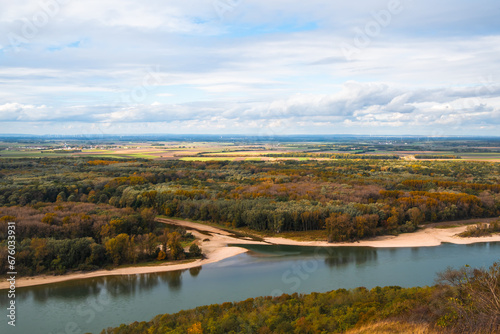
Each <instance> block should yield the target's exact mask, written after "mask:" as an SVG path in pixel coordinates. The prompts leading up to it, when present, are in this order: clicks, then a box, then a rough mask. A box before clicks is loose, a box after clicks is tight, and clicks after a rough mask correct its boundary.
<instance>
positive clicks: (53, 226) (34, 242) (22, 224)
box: [0, 203, 201, 275]
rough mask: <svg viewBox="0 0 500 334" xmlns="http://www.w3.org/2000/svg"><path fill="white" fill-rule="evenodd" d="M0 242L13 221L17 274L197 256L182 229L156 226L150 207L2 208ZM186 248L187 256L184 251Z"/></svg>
mask: <svg viewBox="0 0 500 334" xmlns="http://www.w3.org/2000/svg"><path fill="white" fill-rule="evenodd" d="M1 212H2V217H1V218H0V222H1V223H0V238H2V240H7V237H6V236H7V227H6V225H7V224H6V222H8V221H14V222H16V235H17V240H16V241H17V245H16V253H17V254H16V268H17V272H18V273H19V274H21V275H36V274H41V273H54V274H64V273H66V272H67V271H71V270H84V271H88V270H96V269H100V268H111V267H115V266H118V265H123V264H134V263H139V262H151V261H166V260H182V259H185V258H197V257H200V256H201V249H200V248H199V247H198V245H197V243H196V242H194V241H195V240H194V237H193V236H192V235H191V233H188V232H186V230H185V229H182V228H179V229H176V230H170V229H169V228H167V227H165V226H163V224H159V223H156V222H155V221H154V218H155V216H156V213H155V212H154V210H153V209H148V208H145V209H142V210H140V211H136V210H133V209H131V208H124V209H118V208H115V207H112V206H110V205H106V204H93V203H64V205H61V203H54V204H48V203H37V204H36V205H33V206H23V207H19V206H11V207H4V208H2V209H1ZM187 245H190V247H189V252H185V251H184V247H187ZM3 246H4V245H2V247H1V248H0V274H5V273H6V272H7V267H8V266H7V258H8V257H7V248H6V247H3Z"/></svg>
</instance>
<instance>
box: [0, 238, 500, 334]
mask: <svg viewBox="0 0 500 334" xmlns="http://www.w3.org/2000/svg"><path fill="white" fill-rule="evenodd" d="M243 247H245V248H247V249H249V250H250V252H248V253H245V254H241V255H238V256H235V257H232V258H229V259H226V260H223V261H220V262H217V263H212V264H208V265H205V266H203V267H199V268H194V269H190V270H184V271H176V272H166V273H156V274H142V275H126V276H107V277H98V278H92V279H85V280H74V281H67V282H62V283H55V284H48V285H41V286H34V287H26V288H19V289H18V290H17V295H16V305H17V319H16V327H11V326H9V325H8V324H7V318H6V316H5V315H6V314H7V311H6V308H5V307H4V305H7V304H6V303H7V296H6V294H7V292H6V290H0V302H1V305H2V309H3V310H4V311H3V312H4V314H5V315H3V316H2V318H3V320H2V321H1V323H0V333H23V334H26V333H37V334H42V333H52V334H60V333H72V334H73V333H74V334H77V333H78V334H80V333H89V332H90V333H99V332H100V331H101V330H102V329H104V328H106V327H110V326H112V327H114V326H118V325H120V324H121V323H130V322H134V321H144V320H150V319H151V318H152V317H154V316H155V315H157V314H160V313H173V312H177V311H180V310H184V309H190V308H193V307H196V306H201V305H208V304H214V303H221V302H227V301H240V300H244V299H246V298H249V297H257V296H263V295H279V294H281V293H288V294H290V293H294V292H299V293H309V292H313V291H316V292H325V291H330V290H333V289H338V288H347V289H349V288H355V287H358V286H364V287H367V288H372V287H375V286H387V285H399V286H403V287H411V286H425V285H432V284H434V279H435V277H436V273H437V272H439V271H442V270H444V269H445V268H446V267H447V266H453V267H455V268H459V267H461V266H463V265H466V264H468V265H471V266H474V267H488V266H490V265H491V264H492V263H493V262H495V261H497V260H498V259H499V257H500V243H477V244H471V245H455V244H442V245H441V246H437V247H419V248H370V247H298V246H267V245H244V246H243Z"/></svg>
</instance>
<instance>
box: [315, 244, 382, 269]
mask: <svg viewBox="0 0 500 334" xmlns="http://www.w3.org/2000/svg"><path fill="white" fill-rule="evenodd" d="M328 248H329V249H328V250H325V251H324V252H325V253H327V256H326V257H325V264H326V265H327V266H328V267H330V268H337V267H343V266H347V265H349V264H352V263H354V264H356V265H357V266H359V265H363V264H365V263H368V262H375V261H376V260H377V250H376V249H375V248H369V247H359V248H356V251H353V250H352V249H347V248H346V247H336V248H330V247H328Z"/></svg>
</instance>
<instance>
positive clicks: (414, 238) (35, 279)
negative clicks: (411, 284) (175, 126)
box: [0, 218, 500, 290]
mask: <svg viewBox="0 0 500 334" xmlns="http://www.w3.org/2000/svg"><path fill="white" fill-rule="evenodd" d="M496 219H497V218H489V219H472V220H468V221H462V222H447V223H444V224H442V225H450V224H452V223H456V224H461V226H457V227H451V228H437V227H436V226H427V227H426V226H424V228H422V229H420V230H418V231H416V232H412V233H404V234H400V235H397V236H378V237H375V238H373V239H366V240H360V241H358V242H350V243H328V242H327V241H295V240H292V239H286V238H280V237H266V238H264V241H253V240H247V239H241V238H235V237H233V236H231V233H230V232H227V231H224V230H222V229H219V228H217V227H213V226H209V225H204V224H200V223H194V222H189V221H180V220H171V219H166V218H158V219H157V220H158V221H159V222H163V223H166V224H171V225H178V226H183V227H186V228H189V229H193V230H191V231H190V232H191V233H192V234H193V235H194V236H195V237H196V238H197V239H199V240H200V246H201V248H202V250H203V253H204V254H205V258H204V259H198V260H195V261H192V262H188V263H179V264H171V263H170V264H165V265H156V266H136V267H126V268H118V269H111V270H105V269H100V270H96V271H92V272H84V273H70V274H66V275H60V276H55V275H39V276H32V277H20V278H19V276H18V277H17V279H16V288H22V287H29V286H36V285H44V284H52V283H60V282H64V281H70V280H77V279H87V278H95V277H104V276H116V275H137V274H150V273H160V272H168V271H175V270H186V269H191V268H196V267H199V266H203V265H206V264H209V263H215V262H219V261H221V260H224V259H227V258H230V257H233V256H236V255H238V254H242V253H246V252H248V250H247V249H246V248H242V247H235V246H228V245H229V244H239V245H242V244H258V245H290V246H310V247H311V246H312V247H374V248H404V247H436V246H439V245H441V244H442V243H452V244H474V243H484V242H500V234H497V235H493V236H489V237H479V238H461V237H458V236H456V235H457V234H459V233H461V232H463V231H465V230H466V229H467V225H465V224H467V223H468V222H490V221H493V220H496ZM433 225H435V224H433ZM197 230H199V231H203V232H205V233H206V232H208V233H210V236H207V235H206V234H202V233H200V232H198V231H197ZM206 239H208V241H203V242H201V240H206ZM8 288H9V283H8V282H7V281H6V280H4V281H3V282H0V290H3V289H8Z"/></svg>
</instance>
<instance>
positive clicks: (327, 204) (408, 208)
mask: <svg viewBox="0 0 500 334" xmlns="http://www.w3.org/2000/svg"><path fill="white" fill-rule="evenodd" d="M359 157H362V159H351V158H350V159H327V160H321V161H317V160H309V161H295V160H277V161H220V160H219V161H179V160H170V161H159V160H141V159H135V160H126V159H120V160H117V159H113V158H101V159H99V160H95V159H92V158H85V157H77V158H72V157H67V158H28V159H9V158H4V159H2V160H0V205H1V207H0V237H1V238H2V240H6V238H5V235H6V233H7V222H8V221H16V224H17V229H18V232H17V235H18V244H19V245H18V247H17V250H18V268H19V271H20V272H21V273H22V274H39V273H44V272H55V273H63V272H65V271H66V270H70V269H71V270H73V269H97V268H99V267H105V266H113V265H114V266H117V265H122V264H129V263H138V262H141V261H151V260H155V259H157V260H165V259H170V260H179V259H183V258H184V257H186V256H188V257H189V256H192V257H196V256H199V255H200V254H201V251H200V249H199V247H198V246H197V245H196V244H193V238H192V237H191V236H190V234H189V233H186V232H185V231H183V230H179V231H169V230H168V229H165V227H164V226H161V225H157V224H156V223H155V222H154V217H155V216H156V215H157V214H162V215H166V216H170V217H179V218H184V219H194V220H200V221H208V222H212V223H217V224H221V225H227V226H229V227H232V228H246V229H250V230H255V231H261V232H265V233H271V234H280V233H284V232H287V233H289V232H292V233H293V232H296V233H298V234H301V235H304V234H307V233H314V234H315V235H317V236H319V237H320V238H322V239H323V240H329V241H355V240H359V239H363V238H369V237H373V236H377V235H384V234H398V233H403V232H412V231H414V230H416V229H417V228H418V226H419V225H421V224H425V223H429V222H439V221H447V220H459V219H470V218H482V217H498V215H499V214H500V185H499V180H500V164H498V163H493V162H471V161H460V160H458V161H418V162H417V161H403V160H398V159H394V158H393V157H390V159H369V157H365V156H359ZM191 244H192V245H191ZM188 246H189V247H191V249H190V252H189V253H187V254H186V253H185V252H184V249H185V247H186V248H187V247H188ZM6 250H7V245H6V242H5V241H4V242H2V243H0V255H1V254H4V255H5V253H6ZM0 259H6V256H0ZM0 261H4V260H0ZM0 265H1V267H0V268H1V270H2V273H4V272H5V266H4V264H0Z"/></svg>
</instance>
